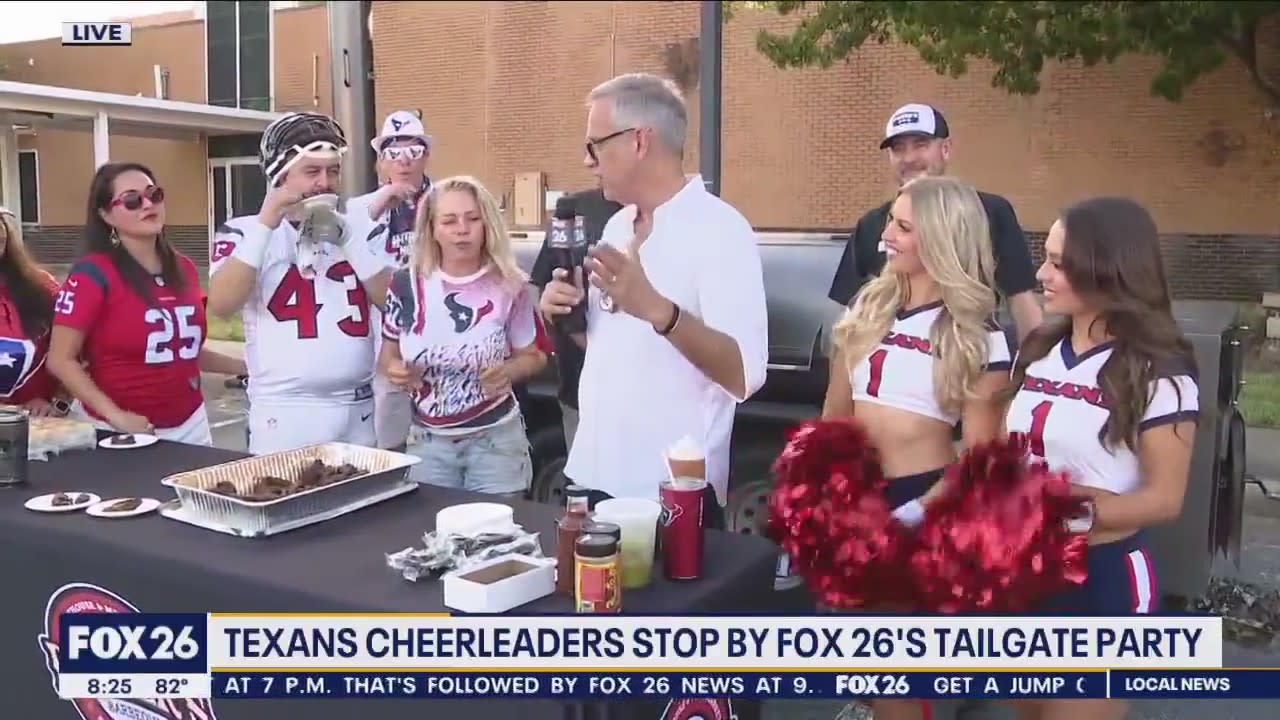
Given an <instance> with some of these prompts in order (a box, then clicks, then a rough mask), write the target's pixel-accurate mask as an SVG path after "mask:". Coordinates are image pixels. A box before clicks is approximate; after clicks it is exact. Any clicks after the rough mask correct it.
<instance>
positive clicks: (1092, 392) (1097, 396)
mask: <svg viewBox="0 0 1280 720" xmlns="http://www.w3.org/2000/svg"><path fill="white" fill-rule="evenodd" d="M1022 389H1023V390H1026V391H1028V392H1034V393H1039V394H1041V395H1050V396H1053V397H1060V398H1065V399H1067V400H1083V401H1085V402H1087V403H1089V404H1090V405H1093V406H1095V407H1100V408H1102V409H1104V410H1107V409H1110V408H1111V403H1109V402H1108V401H1107V398H1106V397H1105V395H1104V394H1103V392H1102V388H1098V387H1092V386H1089V385H1080V384H1078V383H1073V382H1066V381H1062V380H1048V379H1046V378H1039V377H1032V376H1031V375H1028V376H1027V377H1026V379H1024V380H1023V381H1022Z"/></svg>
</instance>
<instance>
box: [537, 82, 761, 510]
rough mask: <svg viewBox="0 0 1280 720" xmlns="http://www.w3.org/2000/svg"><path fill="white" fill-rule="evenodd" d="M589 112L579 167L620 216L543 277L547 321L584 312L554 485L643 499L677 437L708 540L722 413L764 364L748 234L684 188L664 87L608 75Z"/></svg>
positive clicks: (721, 465) (692, 187) (754, 253)
mask: <svg viewBox="0 0 1280 720" xmlns="http://www.w3.org/2000/svg"><path fill="white" fill-rule="evenodd" d="M589 107H590V109H589V112H588V116H587V147H586V150H587V156H586V158H585V163H586V165H587V167H589V168H591V170H592V172H593V173H595V175H596V176H597V178H598V179H599V180H600V185H601V188H602V189H603V190H604V194H605V197H607V198H609V199H610V200H613V201H616V202H618V203H621V204H622V205H623V206H624V207H623V209H622V210H621V211H619V212H618V213H617V214H615V215H614V216H613V217H612V218H611V219H610V220H609V222H608V224H607V225H606V226H605V229H604V234H603V237H602V238H601V239H600V242H599V244H598V245H597V246H596V247H595V248H593V249H592V250H591V253H590V258H589V259H588V260H587V263H586V269H585V273H575V274H574V275H573V276H572V277H570V275H569V273H568V272H567V271H566V270H564V269H557V270H556V271H555V273H554V279H553V280H552V281H551V282H550V283H548V284H547V287H546V289H545V290H544V291H543V294H542V310H543V312H544V314H546V315H547V316H548V317H551V318H556V317H558V316H561V315H564V314H566V313H568V312H569V311H570V309H571V308H572V307H574V306H575V305H577V304H578V303H580V302H585V303H586V304H587V305H586V308H587V310H586V312H587V332H586V334H585V337H584V336H579V340H580V341H581V342H583V343H584V344H585V348H586V357H585V360H584V362H583V368H582V376H581V380H580V384H579V387H578V402H579V413H580V415H579V425H578V432H577V436H576V437H575V439H574V443H573V449H572V450H571V451H570V453H569V462H568V465H567V466H566V468H565V475H566V476H567V477H568V478H570V479H571V480H572V481H573V482H575V483H577V484H579V485H583V486H585V487H587V488H590V489H592V490H594V491H596V492H595V495H596V498H597V499H598V498H600V497H604V496H611V497H638V498H651V499H657V497H658V484H659V483H660V482H661V481H662V480H663V479H664V478H666V477H667V470H666V466H665V463H664V460H663V457H664V455H665V452H666V450H667V449H669V448H670V447H672V446H673V445H675V444H676V443H677V442H678V441H680V439H681V438H683V437H685V436H691V437H692V438H694V439H695V440H697V441H698V442H699V443H700V445H701V447H702V448H703V450H704V451H705V453H706V469H707V480H708V481H709V483H710V488H709V492H708V500H714V501H715V502H708V503H706V507H707V508H708V511H707V512H705V513H704V522H706V524H707V525H708V526H709V527H721V528H722V527H724V512H723V505H724V502H725V499H726V496H727V493H728V485H729V438H730V435H731V434H732V432H733V418H734V413H735V411H736V409H737V404H738V403H740V402H743V401H745V400H746V399H747V398H749V397H751V395H752V394H754V393H755V392H756V391H757V390H759V389H760V387H761V386H762V385H763V384H764V380H765V366H766V363H767V360H768V319H767V314H766V309H765V293H764V277H763V273H762V271H761V263H760V252H759V249H758V248H757V246H756V235H755V232H754V230H752V228H751V224H750V223H748V222H747V220H746V218H744V217H743V216H742V214H741V213H739V212H738V211H737V210H735V209H734V208H733V207H732V206H730V205H729V204H728V203H726V202H724V201H723V200H721V199H720V198H718V197H715V196H714V195H711V194H710V193H708V192H707V191H706V189H705V187H704V186H703V182H702V178H701V177H698V176H693V177H692V178H691V179H687V178H686V176H685V173H684V170H683V167H682V163H683V158H684V145H685V135H686V131H687V127H688V113H687V110H686V108H685V103H684V99H683V97H682V96H681V94H680V91H679V90H678V89H677V88H676V87H675V85H674V84H673V83H671V82H670V81H667V80H664V79H662V78H659V77H656V76H653V75H645V74H632V75H622V76H620V77H617V78H614V79H613V80H610V81H608V82H606V83H604V84H602V85H600V86H599V87H597V88H596V89H595V90H593V91H592V92H591V95H590V98H589ZM583 274H585V275H586V277H587V279H588V280H589V285H588V284H586V283H584V282H583ZM711 491H714V496H713V495H712V492H711Z"/></svg>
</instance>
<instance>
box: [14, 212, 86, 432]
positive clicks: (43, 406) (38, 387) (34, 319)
mask: <svg viewBox="0 0 1280 720" xmlns="http://www.w3.org/2000/svg"><path fill="white" fill-rule="evenodd" d="M57 292H58V281H57V280H55V279H54V278H53V276H52V275H50V274H49V273H48V272H46V271H45V270H44V269H43V268H41V267H40V266H39V265H38V264H37V263H36V262H35V260H33V259H31V256H30V255H28V254H27V248H26V246H25V244H24V243H23V242H22V231H21V228H20V227H19V224H18V221H17V218H15V217H14V216H13V213H12V212H9V210H7V209H5V208H0V404H6V405H21V406H23V407H25V408H26V409H27V412H29V413H31V414H32V415H35V416H48V415H65V414H66V411H67V409H68V407H69V406H68V405H67V403H66V401H65V400H63V399H61V398H59V397H57V392H56V391H57V390H58V383H57V381H55V380H54V379H53V376H52V375H50V374H49V368H48V367H46V365H45V358H46V356H47V355H48V352H49V331H50V330H51V329H52V327H53V296H54V295H55V294H56V293H57Z"/></svg>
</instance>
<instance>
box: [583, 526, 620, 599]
mask: <svg viewBox="0 0 1280 720" xmlns="http://www.w3.org/2000/svg"><path fill="white" fill-rule="evenodd" d="M574 560H575V567H576V572H574V580H575V588H576V592H575V593H574V599H575V601H576V602H575V604H576V607H577V610H578V612H580V613H616V612H621V611H622V568H621V563H620V560H621V557H620V556H619V554H618V541H617V540H616V539H614V538H612V537H610V536H608V535H583V536H582V537H580V538H578V544H577V546H576V548H575V553H574Z"/></svg>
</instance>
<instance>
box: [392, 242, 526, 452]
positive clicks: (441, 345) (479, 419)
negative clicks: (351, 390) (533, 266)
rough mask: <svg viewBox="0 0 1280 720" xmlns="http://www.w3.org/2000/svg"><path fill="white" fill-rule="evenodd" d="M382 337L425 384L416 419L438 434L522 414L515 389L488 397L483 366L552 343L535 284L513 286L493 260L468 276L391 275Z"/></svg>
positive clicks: (418, 394) (416, 399)
mask: <svg viewBox="0 0 1280 720" xmlns="http://www.w3.org/2000/svg"><path fill="white" fill-rule="evenodd" d="M382 333H383V337H384V338H385V339H386V340H387V341H388V342H395V343H398V344H399V348H400V356H401V357H402V358H404V361H405V362H406V363H409V364H410V365H411V366H412V367H414V368H415V370H417V371H418V372H421V373H422V383H421V385H419V386H418V388H417V389H415V390H414V391H413V393H412V396H413V406H414V421H415V422H416V423H417V424H419V425H421V426H423V427H425V428H427V429H429V430H430V431H431V432H433V433H437V434H442V435H445V434H457V435H461V434H465V433H470V432H474V431H476V430H479V429H483V428H487V427H492V426H494V425H497V424H499V423H502V422H505V421H507V420H510V419H512V418H513V417H515V416H516V415H517V414H518V413H519V407H518V405H517V403H516V399H515V395H514V393H509V394H508V395H507V396H506V397H500V398H491V399H485V397H484V394H483V393H482V392H481V389H480V371H481V370H482V369H484V368H486V367H491V366H494V365H499V364H501V363H503V362H505V361H506V360H507V359H508V358H509V357H510V356H511V352H512V350H520V349H523V348H527V347H529V346H530V345H534V344H538V345H544V344H545V335H544V329H543V326H542V319H541V317H540V316H539V315H538V312H537V309H536V308H535V307H534V299H533V293H532V292H531V288H530V286H529V285H528V283H512V282H511V281H509V280H506V279H505V278H503V277H502V274H501V273H500V272H499V271H498V269H497V268H496V267H493V266H492V265H490V266H486V267H485V268H483V269H481V270H480V271H479V272H477V273H475V274H473V275H469V276H467V277H451V276H449V275H446V274H445V273H443V272H441V271H439V270H437V271H436V272H434V273H432V274H430V275H426V276H424V275H422V274H421V273H419V272H418V271H417V270H414V269H409V268H406V269H403V270H399V271H397V272H396V273H395V275H393V276H392V280H391V286H390V288H389V289H388V291H387V305H386V309H385V311H384V313H383V323H382Z"/></svg>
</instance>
